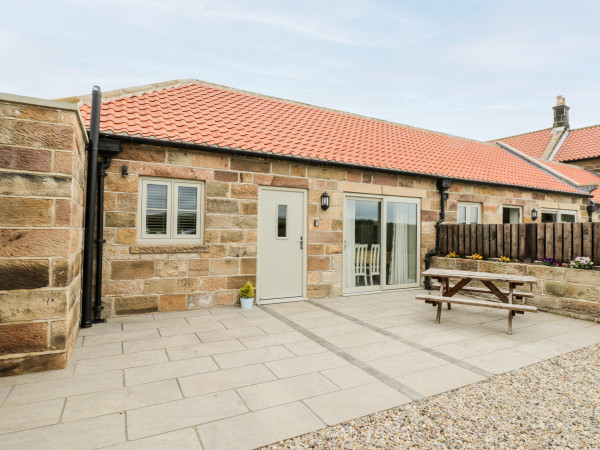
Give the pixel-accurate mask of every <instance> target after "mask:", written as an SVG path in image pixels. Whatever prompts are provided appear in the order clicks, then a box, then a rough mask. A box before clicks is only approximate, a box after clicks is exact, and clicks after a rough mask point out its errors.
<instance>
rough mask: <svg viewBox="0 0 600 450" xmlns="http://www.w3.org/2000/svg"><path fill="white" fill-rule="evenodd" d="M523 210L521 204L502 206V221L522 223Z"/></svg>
mask: <svg viewBox="0 0 600 450" xmlns="http://www.w3.org/2000/svg"><path fill="white" fill-rule="evenodd" d="M522 217H523V210H522V209H521V207H520V206H502V223H521V222H522V221H523V219H522Z"/></svg>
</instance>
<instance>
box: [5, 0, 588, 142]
mask: <svg viewBox="0 0 600 450" xmlns="http://www.w3.org/2000/svg"><path fill="white" fill-rule="evenodd" d="M0 11H2V13H1V14H0V55H2V65H1V66H0V67H1V70H0V92H5V93H10V94H18V95H26V96H30V97H40V98H46V99H56V98H62V97H67V96H72V95H81V94H87V93H90V92H91V89H92V87H93V86H94V85H99V86H100V87H101V88H102V90H103V91H109V90H112V89H118V88H123V87H129V86H137V85H143V84H148V83H152V82H159V81H166V80H173V79H184V78H196V79H199V80H204V81H208V82H211V83H216V84H221V85H225V86H230V87H234V88H237V89H243V90H248V91H253V92H258V93H261V94H265V95H272V96H276V97H280V98H286V99H290V100H295V101H299V102H303V103H309V104H313V105H317V106H324V107H328V108H333V109H338V110H342V111H348V112H352V113H355V114H362V115H366V116H370V117H376V118H380V119H385V120H390V121H393V122H399V123H403V124H407V125H412V126H417V127H422V128H427V129H430V130H435V131H440V132H444V133H449V134H454V135H458V136H463V137H468V138H471V139H479V140H489V139H493V138H500V137H505V136H511V135H515V134H520V133H524V132H528V131H535V130H540V129H543V128H548V127H551V126H552V117H553V116H552V106H554V105H555V104H556V96H557V95H563V96H565V97H566V103H567V105H568V106H570V107H571V111H570V120H571V128H581V127H584V126H589V125H595V124H598V123H600V110H599V108H598V105H600V84H599V81H600V58H599V56H600V25H599V22H598V19H599V18H600V2H598V1H595V0H593V1H573V0H561V1H554V0H545V1H536V0H531V1H529V0H521V1H512V0H507V1H497V0H496V1H465V0H462V1H461V0H458V1H452V2H449V1H447V0H444V1H410V2H409V1H391V0H390V1H376V0H371V1H367V0H343V1H329V0H321V1H312V0H302V1H298V0H296V1H268V0H267V1H265V0H252V1H234V0H220V1H218V0H207V1H203V0H198V1H192V0H95V1H85V0H52V1H48V0H19V1H14V0H0Z"/></svg>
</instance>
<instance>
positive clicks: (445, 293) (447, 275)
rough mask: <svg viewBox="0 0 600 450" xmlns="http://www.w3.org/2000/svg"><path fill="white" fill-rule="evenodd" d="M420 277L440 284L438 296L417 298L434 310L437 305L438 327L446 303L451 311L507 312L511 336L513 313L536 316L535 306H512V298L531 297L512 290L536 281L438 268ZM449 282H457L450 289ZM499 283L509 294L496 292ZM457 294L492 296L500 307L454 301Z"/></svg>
mask: <svg viewBox="0 0 600 450" xmlns="http://www.w3.org/2000/svg"><path fill="white" fill-rule="evenodd" d="M423 275H425V276H428V277H431V278H435V279H437V280H438V281H439V283H440V294H439V296H435V295H419V296H417V297H416V298H417V299H418V300H425V301H426V302H430V303H433V304H434V306H436V305H437V307H438V308H437V316H436V323H440V317H441V313H442V303H447V304H448V309H450V305H451V304H452V303H458V304H464V305H471V306H483V307H488V308H499V309H506V310H508V334H512V318H513V316H514V314H515V312H519V313H524V312H525V311H527V312H537V308H536V307H535V306H529V305H524V304H523V305H516V304H515V302H514V300H515V298H521V299H522V298H524V297H532V296H533V294H532V293H531V292H524V291H516V290H515V288H516V287H517V286H522V285H524V284H529V285H531V284H532V283H535V282H536V279H535V277H530V276H525V275H508V274H502V273H488V272H470V271H466V270H448V269H437V268H431V269H427V270H426V271H425V272H423ZM450 279H455V280H457V282H456V284H454V285H453V286H451V285H450ZM471 281H479V282H481V283H482V284H483V285H484V286H485V287H483V288H481V287H473V286H468V284H469V283H470V282H471ZM498 282H506V283H508V290H503V289H500V288H498V286H496V283H498ZM459 291H467V292H478V293H487V294H493V295H494V296H496V297H497V298H498V300H500V302H501V303H498V302H491V301H486V300H477V299H470V298H464V297H456V298H454V299H453V298H452V297H454V296H455V295H456V294H457V293H458V292H459Z"/></svg>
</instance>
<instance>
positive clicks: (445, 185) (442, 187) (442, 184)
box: [423, 178, 452, 289]
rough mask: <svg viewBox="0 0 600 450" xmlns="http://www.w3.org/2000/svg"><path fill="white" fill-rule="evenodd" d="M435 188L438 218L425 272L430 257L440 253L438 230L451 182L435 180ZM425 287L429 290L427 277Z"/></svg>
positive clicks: (443, 215)
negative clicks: (438, 200) (438, 202)
mask: <svg viewBox="0 0 600 450" xmlns="http://www.w3.org/2000/svg"><path fill="white" fill-rule="evenodd" d="M436 185H437V188H438V191H440V218H439V219H438V221H437V222H436V223H435V248H434V249H433V250H429V251H428V252H427V254H426V255H425V270H427V269H429V266H430V265H431V257H432V256H435V255H437V254H439V253H440V228H441V226H442V222H444V220H445V219H446V208H445V204H446V200H448V194H447V193H446V191H447V190H448V189H450V186H451V185H452V182H451V181H450V180H447V179H445V178H440V179H438V180H437V183H436ZM423 284H424V285H425V289H431V279H430V278H429V277H425V280H424V282H423Z"/></svg>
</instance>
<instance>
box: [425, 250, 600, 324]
mask: <svg viewBox="0 0 600 450" xmlns="http://www.w3.org/2000/svg"><path fill="white" fill-rule="evenodd" d="M432 266H433V267H439V268H443V269H452V270H469V271H475V272H490V273H506V274H516V275H529V276H532V277H535V278H536V279H537V282H536V283H535V284H534V285H532V289H531V290H532V292H533V293H534V294H535V295H534V297H533V298H527V299H526V303H527V304H530V305H535V306H537V307H538V308H539V309H540V310H542V311H549V312H552V313H556V314H562V315H567V316H571V317H576V318H578V319H586V320H593V321H595V322H600V271H598V270H593V271H592V270H580V269H567V268H564V267H551V266H544V265H541V264H521V263H501V262H496V261H475V260H471V259H458V258H433V259H432ZM499 286H501V284H500V283H499ZM526 290H528V289H526ZM461 295H462V294H461ZM472 295H474V294H472Z"/></svg>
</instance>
